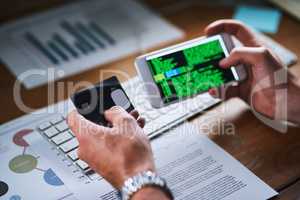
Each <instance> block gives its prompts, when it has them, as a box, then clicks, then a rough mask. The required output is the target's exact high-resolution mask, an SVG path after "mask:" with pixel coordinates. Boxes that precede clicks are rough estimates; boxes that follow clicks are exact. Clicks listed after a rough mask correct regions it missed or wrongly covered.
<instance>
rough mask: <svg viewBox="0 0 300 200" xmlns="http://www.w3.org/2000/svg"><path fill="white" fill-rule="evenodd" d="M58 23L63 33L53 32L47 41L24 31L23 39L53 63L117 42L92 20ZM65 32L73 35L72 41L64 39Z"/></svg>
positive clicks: (57, 63)
mask: <svg viewBox="0 0 300 200" xmlns="http://www.w3.org/2000/svg"><path fill="white" fill-rule="evenodd" d="M58 25H59V27H60V28H61V29H62V30H64V31H65V33H64V34H59V33H56V32H54V33H53V34H52V36H51V38H50V39H49V40H48V41H41V40H40V39H38V37H37V36H36V35H35V34H34V33H32V32H26V33H24V39H25V40H26V41H27V42H28V43H29V44H30V45H31V46H32V47H33V48H35V49H36V50H37V51H38V52H39V53H41V54H42V55H43V56H44V57H45V58H46V59H47V60H48V61H49V62H50V63H52V64H53V65H59V64H61V62H69V61H71V60H73V59H77V58H80V57H82V56H84V55H88V54H90V53H93V52H96V51H97V50H98V49H106V48H109V47H110V46H114V45H116V44H117V41H116V40H115V38H113V36H111V35H110V34H109V33H107V32H106V31H105V30H104V29H103V28H102V27H101V26H100V25H98V24H97V23H95V22H93V21H90V22H87V23H82V22H73V23H71V22H68V21H66V20H63V21H61V22H59V24H58ZM66 34H67V35H68V36H67V37H70V36H71V37H73V39H74V42H73V43H70V42H68V41H66V39H65V37H66Z"/></svg>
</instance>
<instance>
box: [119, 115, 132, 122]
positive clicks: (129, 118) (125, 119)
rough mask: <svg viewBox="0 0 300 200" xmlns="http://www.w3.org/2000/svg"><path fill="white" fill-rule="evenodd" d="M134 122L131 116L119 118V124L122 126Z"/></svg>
mask: <svg viewBox="0 0 300 200" xmlns="http://www.w3.org/2000/svg"><path fill="white" fill-rule="evenodd" d="M134 121H135V119H134V118H133V117H132V116H129V115H128V116H124V117H122V118H121V123H123V124H131V123H133V122H134Z"/></svg>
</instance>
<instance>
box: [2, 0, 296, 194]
mask: <svg viewBox="0 0 300 200" xmlns="http://www.w3.org/2000/svg"><path fill="white" fill-rule="evenodd" d="M148 2H149V4H150V5H151V6H152V7H153V8H154V9H158V10H160V11H161V13H162V15H163V16H164V17H166V18H167V19H168V20H170V21H171V22H172V23H174V24H175V25H177V26H178V27H180V28H181V29H183V30H184V31H185V33H186V37H185V38H184V40H186V39H190V38H193V37H197V36H200V35H202V34H203V32H202V30H203V29H204V27H205V26H206V25H207V24H208V23H210V22H212V21H214V20H217V19H221V18H231V17H232V14H233V8H230V7H203V6H198V5H190V6H187V7H186V8H181V9H178V8H177V7H176V6H174V7H166V5H168V0H165V1H163V2H164V4H163V6H162V4H160V3H156V1H154V0H148ZM212 13H213V14H212ZM273 38H274V39H275V40H277V41H279V42H280V43H282V44H283V45H285V46H286V47H288V48H290V49H291V50H292V51H294V52H296V54H297V55H298V56H299V57H300V48H299V44H300V22H298V21H296V20H295V19H293V18H292V17H290V16H288V15H286V14H284V16H283V20H282V22H281V25H280V29H279V32H278V33H277V34H276V35H274V36H273ZM157 48H159V47H157ZM137 55H138V54H136V55H132V56H129V57H128V58H126V59H122V60H119V61H116V62H113V63H110V64H107V65H105V66H101V67H98V68H96V69H93V70H90V71H87V72H84V73H82V74H80V75H75V76H72V77H69V78H66V79H64V80H62V81H63V82H65V83H67V82H69V81H72V82H75V83H76V82H79V81H81V80H88V81H91V82H95V83H96V82H98V81H99V78H98V74H99V71H101V70H108V69H110V70H121V71H126V72H127V73H129V74H130V76H134V75H136V72H135V70H134V67H133V60H134V58H135V57H136V56H137ZM290 70H291V71H292V72H293V73H294V74H296V75H297V76H300V65H295V66H293V67H292V68H291V69H290ZM106 75H107V77H108V76H110V75H109V74H106ZM104 78H105V77H104ZM120 78H121V80H124V78H122V77H120ZM15 80H16V79H15V77H14V76H13V75H12V74H11V73H10V72H9V71H8V70H7V69H6V68H5V66H0V88H1V93H2V94H1V105H0V110H1V113H2V114H1V115H0V123H4V122H6V121H9V120H11V119H13V118H15V117H18V116H20V115H22V114H23V113H22V112H21V111H20V110H19V109H18V107H17V106H16V105H15V103H14V99H13V85H14V82H15ZM56 85H57V83H56V84H55V86H56ZM69 95H70V94H68V92H67V91H65V92H64V95H56V97H57V98H56V100H52V101H50V102H47V86H43V87H39V88H36V89H34V90H26V89H24V88H22V97H23V100H24V102H25V103H26V104H27V105H29V106H32V107H34V108H40V107H44V106H46V105H47V104H52V103H54V102H57V101H59V100H62V99H64V98H67V97H68V96H69ZM224 109H227V110H228V112H225V113H226V115H225V114H223V115H219V116H218V117H217V118H216V117H211V116H213V115H212V113H214V112H216V111H218V110H223V113H224ZM3 113H5V114H3ZM214 116H215V115H214ZM191 122H192V123H195V124H196V125H197V126H198V127H199V129H203V131H207V130H205V129H207V126H204V125H205V124H209V125H211V126H214V128H215V129H214V131H213V132H210V135H211V138H212V139H213V140H214V141H215V142H216V143H217V144H219V145H220V146H221V147H223V148H224V149H225V150H227V151H228V152H229V153H230V154H232V155H233V156H234V157H235V158H236V159H238V160H239V161H241V162H242V163H243V164H244V165H246V166H247V167H248V168H249V169H250V170H251V171H253V172H254V173H255V174H256V175H257V176H259V177H260V178H261V179H262V180H264V181H265V182H266V183H267V184H269V185H271V187H273V188H275V189H276V190H277V191H278V192H280V195H279V197H276V198H275V199H276V200H277V199H280V200H282V199H298V198H300V134H299V129H298V130H297V129H293V128H291V129H289V130H288V133H286V134H281V133H278V132H276V131H274V130H272V129H271V128H268V127H267V126H265V125H264V124H262V123H261V122H260V121H259V120H258V119H256V118H255V117H254V115H253V114H252V113H251V112H250V110H249V108H248V107H247V106H246V105H245V104H244V103H243V102H242V101H240V100H238V99H232V100H229V101H227V102H224V103H222V104H220V105H218V106H216V107H214V108H212V109H210V110H209V111H208V112H206V113H203V114H201V115H200V114H199V115H198V116H196V117H194V118H193V119H191ZM228 124H233V125H234V127H235V131H236V134H235V135H224V134H222V133H224V131H223V128H224V127H226V126H227V125H228ZM217 133H219V134H217Z"/></svg>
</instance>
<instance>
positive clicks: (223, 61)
mask: <svg viewBox="0 0 300 200" xmlns="http://www.w3.org/2000/svg"><path fill="white" fill-rule="evenodd" d="M225 64H226V60H225V59H223V60H221V61H220V62H219V65H220V67H223V66H224V65H225Z"/></svg>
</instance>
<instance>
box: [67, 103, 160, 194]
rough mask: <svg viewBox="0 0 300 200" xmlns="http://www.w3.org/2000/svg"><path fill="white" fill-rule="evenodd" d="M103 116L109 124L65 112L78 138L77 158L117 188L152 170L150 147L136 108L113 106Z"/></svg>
mask: <svg viewBox="0 0 300 200" xmlns="http://www.w3.org/2000/svg"><path fill="white" fill-rule="evenodd" d="M105 118H106V120H107V121H109V122H110V123H111V124H112V127H111V128H108V127H103V126H99V125H97V124H95V123H93V122H91V121H88V120H86V119H85V118H84V117H83V116H82V115H80V114H78V113H77V111H72V112H71V113H70V114H69V115H68V124H69V126H70V128H71V130H72V131H73V132H74V133H75V135H76V137H77V139H78V141H79V149H78V156H79V158H80V159H81V160H83V161H85V162H87V163H88V164H89V166H90V167H91V168H92V169H93V170H95V171H96V172H97V173H99V174H100V175H101V176H102V177H103V178H105V179H106V180H107V181H108V182H110V183H111V184H112V185H113V186H114V187H116V188H118V189H120V188H121V187H122V186H123V183H124V182H125V180H127V179H128V178H130V177H132V176H134V175H136V174H138V173H140V172H143V171H147V170H151V171H153V172H155V166H154V159H153V154H152V149H151V146H150V143H149V140H148V138H147V136H146V134H145V133H144V131H143V129H142V128H141V127H143V126H144V125H145V120H144V119H143V118H139V114H138V112H137V111H133V112H131V115H130V114H128V113H127V112H126V111H125V110H124V109H123V108H121V107H113V108H111V109H110V110H108V111H106V112H105ZM139 125H140V126H139Z"/></svg>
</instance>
